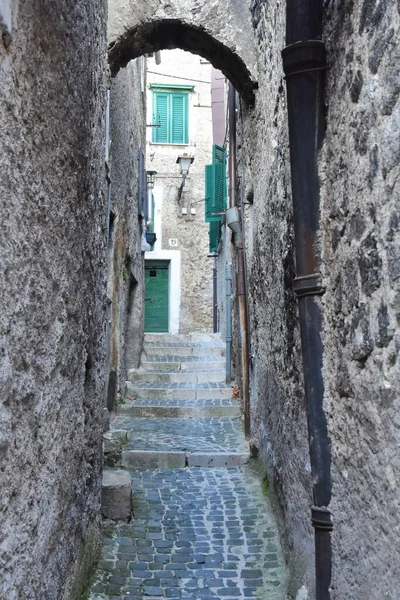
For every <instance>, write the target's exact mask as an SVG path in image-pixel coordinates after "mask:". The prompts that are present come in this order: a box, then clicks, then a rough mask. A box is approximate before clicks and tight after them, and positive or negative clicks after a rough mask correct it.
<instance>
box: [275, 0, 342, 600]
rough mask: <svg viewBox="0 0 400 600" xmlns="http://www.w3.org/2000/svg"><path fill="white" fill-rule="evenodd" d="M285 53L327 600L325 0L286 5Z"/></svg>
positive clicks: (319, 575) (320, 563) (322, 599)
mask: <svg viewBox="0 0 400 600" xmlns="http://www.w3.org/2000/svg"><path fill="white" fill-rule="evenodd" d="M286 18H287V21H286V27H287V29H286V43H287V47H286V48H285V49H284V50H283V51H282V57H283V67H284V71H285V75H286V83H287V104H288V121H289V143H290V163H291V179H292V196H293V213H294V230H295V246H296V275H297V276H296V278H295V280H294V282H293V288H294V292H295V294H296V296H297V298H298V305H299V318H300V333H301V345H302V355H303V371H304V386H305V400H306V411H307V424H308V439H309V449H310V461H311V469H312V477H313V496H314V498H313V502H314V506H313V507H312V509H311V520H312V525H313V527H314V531H315V578H316V599H317V600H329V599H330V582H331V568H332V567H331V564H332V550H331V532H332V528H333V525H332V519H331V511H330V510H329V508H328V506H329V503H330V500H331V452H330V444H329V438H328V429H327V423H326V416H325V412H324V408H323V399H324V380H323V375H322V366H323V345H322V339H321V331H322V309H321V299H320V298H319V296H321V295H322V294H323V293H324V289H323V287H322V283H321V274H320V262H321V258H320V251H319V248H318V243H319V242H318V233H319V226H320V224H319V204H320V194H319V180H318V153H319V150H320V148H321V146H322V141H323V137H324V132H325V118H324V71H325V68H326V62H325V46H324V44H323V42H322V41H321V37H322V0H287V17H286Z"/></svg>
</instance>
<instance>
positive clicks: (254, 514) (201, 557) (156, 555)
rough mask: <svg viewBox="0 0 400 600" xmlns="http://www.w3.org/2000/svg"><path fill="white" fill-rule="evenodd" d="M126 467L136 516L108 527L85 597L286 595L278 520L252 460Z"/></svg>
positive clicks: (276, 598) (278, 599)
mask: <svg viewBox="0 0 400 600" xmlns="http://www.w3.org/2000/svg"><path fill="white" fill-rule="evenodd" d="M130 473H131V478H132V485H133V491H134V515H135V516H134V520H133V522H132V523H131V524H123V525H117V526H115V527H114V528H113V529H112V532H111V531H109V533H108V535H106V537H105V539H104V547H103V553H102V558H101V561H100V563H99V568H98V570H97V573H96V580H95V583H94V584H93V586H92V588H91V592H92V593H91V596H90V600H100V599H103V598H113V599H114V598H115V599H116V598H124V599H125V600H127V599H128V598H129V599H134V600H139V599H149V600H150V599H155V598H169V599H170V600H173V599H186V600H199V599H208V600H211V599H213V600H217V599H220V600H222V599H224V600H233V599H235V600H237V599H238V598H242V599H245V598H259V599H263V600H283V599H284V598H285V568H284V563H283V558H282V554H281V550H280V547H279V540H278V538H277V530H276V525H275V523H274V521H273V519H272V518H271V516H270V514H269V511H268V506H267V504H266V499H265V497H264V495H263V494H262V491H261V486H260V482H259V480H258V477H257V476H256V475H255V474H253V473H252V471H251V470H250V469H249V467H243V468H231V469H198V468H191V469H175V470H171V469H163V470H158V469H157V470H143V471H131V472H130Z"/></svg>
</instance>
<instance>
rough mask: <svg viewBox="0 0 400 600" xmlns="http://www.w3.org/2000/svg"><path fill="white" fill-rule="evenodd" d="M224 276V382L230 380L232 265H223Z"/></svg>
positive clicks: (229, 381)
mask: <svg viewBox="0 0 400 600" xmlns="http://www.w3.org/2000/svg"><path fill="white" fill-rule="evenodd" d="M225 278H226V306H225V316H226V383H231V381H232V370H231V344H232V319H231V310H232V307H231V297H232V265H231V264H229V263H227V264H226V267H225Z"/></svg>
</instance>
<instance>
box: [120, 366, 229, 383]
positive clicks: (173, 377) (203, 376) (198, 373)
mask: <svg viewBox="0 0 400 600" xmlns="http://www.w3.org/2000/svg"><path fill="white" fill-rule="evenodd" d="M225 378H226V375H225V370H224V369H218V368H214V367H211V366H210V368H209V369H205V370H200V369H193V370H188V369H186V370H185V371H181V370H179V369H176V370H175V371H166V370H160V371H154V370H153V371H150V372H148V371H145V370H143V369H130V370H129V371H128V380H129V381H131V382H132V383H135V382H146V383H211V382H214V383H225Z"/></svg>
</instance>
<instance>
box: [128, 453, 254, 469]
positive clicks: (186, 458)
mask: <svg viewBox="0 0 400 600" xmlns="http://www.w3.org/2000/svg"><path fill="white" fill-rule="evenodd" d="M249 459H250V452H168V451H160V452H157V451H156V452H155V451H152V450H124V452H123V453H122V466H123V467H124V468H126V469H183V468H184V467H202V468H208V469H213V468H214V469H215V468H222V467H228V468H229V467H241V466H243V465H245V464H247V463H248V462H249Z"/></svg>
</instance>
